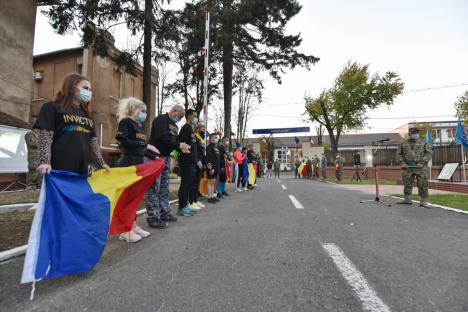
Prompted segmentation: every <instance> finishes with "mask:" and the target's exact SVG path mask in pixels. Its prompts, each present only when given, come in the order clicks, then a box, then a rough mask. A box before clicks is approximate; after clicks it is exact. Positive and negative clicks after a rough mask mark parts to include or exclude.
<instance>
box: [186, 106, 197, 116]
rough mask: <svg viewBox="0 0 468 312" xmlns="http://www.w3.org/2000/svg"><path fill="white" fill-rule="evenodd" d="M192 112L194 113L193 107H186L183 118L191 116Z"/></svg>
mask: <svg viewBox="0 0 468 312" xmlns="http://www.w3.org/2000/svg"><path fill="white" fill-rule="evenodd" d="M194 113H196V112H195V110H194V109H191V108H189V109H187V111H186V112H185V118H188V117H190V116H192V115H193V114H194Z"/></svg>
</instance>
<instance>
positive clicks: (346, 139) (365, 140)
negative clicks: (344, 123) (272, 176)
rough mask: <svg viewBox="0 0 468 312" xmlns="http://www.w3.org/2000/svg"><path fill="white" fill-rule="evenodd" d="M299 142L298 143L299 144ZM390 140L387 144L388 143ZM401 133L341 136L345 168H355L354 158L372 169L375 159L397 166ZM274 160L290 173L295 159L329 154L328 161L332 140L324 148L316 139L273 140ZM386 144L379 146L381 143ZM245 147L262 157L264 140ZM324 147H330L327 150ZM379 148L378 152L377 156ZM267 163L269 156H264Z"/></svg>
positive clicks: (340, 147)
mask: <svg viewBox="0 0 468 312" xmlns="http://www.w3.org/2000/svg"><path fill="white" fill-rule="evenodd" d="M295 138H297V139H298V140H299V143H298V144H296V140H295ZM387 139H388V140H387ZM401 139H402V138H401V136H400V135H399V134H398V133H366V134H344V135H341V137H340V140H339V145H338V151H339V152H340V153H341V154H342V155H343V156H344V158H345V165H353V162H354V155H355V154H359V155H360V159H361V163H362V164H363V165H367V166H372V165H373V162H374V159H375V160H376V161H377V160H378V162H379V163H385V164H388V165H395V164H396V163H395V162H396V160H395V158H396V151H397V148H398V146H399V144H400V143H401ZM273 140H274V148H273V160H277V159H278V160H279V161H280V163H281V170H291V169H292V164H293V162H294V161H295V159H296V158H297V159H300V160H302V159H305V158H309V159H310V158H312V157H314V156H315V155H318V156H319V157H320V155H321V154H322V153H325V154H327V156H328V158H329V160H330V159H331V158H332V157H333V155H332V153H331V152H330V151H329V147H330V139H329V136H328V135H324V136H323V138H322V146H318V145H317V144H316V142H317V141H318V140H317V137H316V136H295V137H294V136H291V137H274V138H273ZM381 140H385V141H384V142H382V143H381V144H380V145H379V141H381ZM245 144H247V145H252V146H253V148H254V150H255V151H256V152H257V153H260V150H261V148H260V145H261V144H262V138H254V139H246V142H245ZM325 147H328V148H327V150H325ZM377 147H378V152H377V153H376V154H374V153H373V152H375V151H376V149H377ZM262 158H264V159H266V158H267V156H266V155H262Z"/></svg>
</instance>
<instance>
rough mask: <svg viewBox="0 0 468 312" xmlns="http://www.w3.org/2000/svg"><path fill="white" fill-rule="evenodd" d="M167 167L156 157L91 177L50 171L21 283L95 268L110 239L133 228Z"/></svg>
mask: <svg viewBox="0 0 468 312" xmlns="http://www.w3.org/2000/svg"><path fill="white" fill-rule="evenodd" d="M163 168H164V162H163V161H162V160H160V159H156V160H154V161H151V162H148V163H145V164H140V165H136V166H130V167H125V168H112V169H110V171H109V172H107V171H105V170H99V171H97V172H94V173H93V175H91V176H90V177H88V176H87V175H80V174H76V173H72V172H68V171H56V170H52V172H51V173H50V175H47V176H45V179H44V182H43V185H42V189H41V194H40V196H39V202H38V205H37V210H36V214H35V215H34V220H33V224H32V227H31V232H30V234H29V242H28V249H27V253H26V259H25V262H24V268H23V276H22V278H21V282H22V283H28V282H34V281H38V280H42V279H48V278H54V277H60V276H64V275H67V274H74V273H81V272H87V271H90V270H92V269H93V267H94V266H95V265H96V263H97V262H98V261H99V258H100V257H101V254H102V252H103V250H104V247H105V245H106V241H107V236H108V235H110V234H118V233H123V232H127V231H129V230H130V229H131V228H132V225H133V222H134V221H135V216H136V212H137V209H138V207H139V205H140V202H141V200H142V198H143V196H144V194H145V192H146V191H147V190H148V188H149V187H150V186H151V184H152V183H153V182H154V180H155V179H156V178H157V177H158V176H159V174H160V173H161V171H162V170H163Z"/></svg>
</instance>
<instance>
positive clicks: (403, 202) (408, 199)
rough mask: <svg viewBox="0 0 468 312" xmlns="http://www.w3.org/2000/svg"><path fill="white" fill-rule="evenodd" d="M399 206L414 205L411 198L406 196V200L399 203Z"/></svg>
mask: <svg viewBox="0 0 468 312" xmlns="http://www.w3.org/2000/svg"><path fill="white" fill-rule="evenodd" d="M397 204H398V205H412V204H413V202H412V201H411V198H410V196H408V195H405V199H403V200H400V201H398V202H397Z"/></svg>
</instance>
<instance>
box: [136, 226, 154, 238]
mask: <svg viewBox="0 0 468 312" xmlns="http://www.w3.org/2000/svg"><path fill="white" fill-rule="evenodd" d="M132 231H133V232H135V233H136V234H138V235H140V236H141V238H145V237H148V236H150V235H151V233H150V232H148V231H145V230H143V229H142V228H141V227H140V226H139V225H137V224H136V223H134V225H133V230H132Z"/></svg>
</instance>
